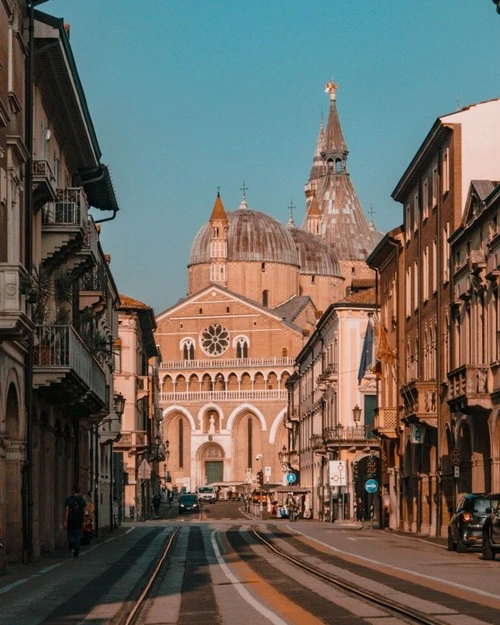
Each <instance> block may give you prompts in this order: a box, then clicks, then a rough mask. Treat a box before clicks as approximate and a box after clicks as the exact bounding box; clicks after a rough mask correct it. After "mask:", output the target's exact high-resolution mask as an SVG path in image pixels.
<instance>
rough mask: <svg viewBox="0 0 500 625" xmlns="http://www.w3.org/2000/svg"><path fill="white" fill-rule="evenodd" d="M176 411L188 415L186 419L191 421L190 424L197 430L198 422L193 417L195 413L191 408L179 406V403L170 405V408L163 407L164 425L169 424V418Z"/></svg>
mask: <svg viewBox="0 0 500 625" xmlns="http://www.w3.org/2000/svg"><path fill="white" fill-rule="evenodd" d="M175 413H180V414H182V415H183V416H184V417H186V419H187V420H188V421H189V425H190V426H191V429H192V430H196V429H197V428H196V424H195V421H194V419H193V415H192V414H191V413H190V412H189V410H186V408H184V406H179V405H178V404H173V405H172V406H169V407H168V408H164V409H163V423H164V427H165V425H166V424H167V420H168V418H169V417H170V416H172V415H173V414H175Z"/></svg>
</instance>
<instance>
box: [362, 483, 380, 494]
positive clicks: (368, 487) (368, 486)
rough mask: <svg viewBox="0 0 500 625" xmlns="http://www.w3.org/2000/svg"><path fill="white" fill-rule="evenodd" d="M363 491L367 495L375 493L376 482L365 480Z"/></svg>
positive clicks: (376, 488) (376, 489)
mask: <svg viewBox="0 0 500 625" xmlns="http://www.w3.org/2000/svg"><path fill="white" fill-rule="evenodd" d="M365 490H366V492H367V493H376V492H377V491H378V482H377V480H366V482H365Z"/></svg>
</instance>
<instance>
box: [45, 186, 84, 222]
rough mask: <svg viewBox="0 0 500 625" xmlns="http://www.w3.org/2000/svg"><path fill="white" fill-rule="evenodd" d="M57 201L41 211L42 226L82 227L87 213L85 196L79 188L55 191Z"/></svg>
mask: <svg viewBox="0 0 500 625" xmlns="http://www.w3.org/2000/svg"><path fill="white" fill-rule="evenodd" d="M56 193H57V200H56V201H55V202H49V203H47V204H46V205H45V206H44V207H43V209H42V223H43V225H60V226H64V225H66V226H69V225H74V226H80V227H81V226H83V225H84V223H85V221H86V218H87V212H88V202H87V196H86V195H85V192H84V190H83V188H81V187H66V188H63V189H56Z"/></svg>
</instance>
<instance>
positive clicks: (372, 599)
mask: <svg viewBox="0 0 500 625" xmlns="http://www.w3.org/2000/svg"><path fill="white" fill-rule="evenodd" d="M250 533H251V535H252V536H253V538H254V539H255V540H257V541H258V543H260V544H262V545H264V546H265V547H266V548H267V549H268V550H270V551H271V552H272V553H274V554H275V555H277V556H279V557H280V558H281V559H283V560H286V561H287V562H289V563H291V564H292V565H294V566H296V567H298V568H299V569H301V570H303V571H305V572H307V573H309V574H310V575H312V576H313V577H315V578H317V579H320V580H322V581H323V582H326V583H327V584H330V585H332V586H334V587H335V588H338V589H341V590H342V591H343V592H346V593H347V594H349V595H351V596H354V597H356V598H358V599H362V600H363V601H365V602H368V603H370V604H372V605H375V606H377V607H379V608H382V609H384V610H386V611H387V612H388V613H390V614H391V615H393V616H394V615H396V616H398V617H402V618H404V619H405V621H406V622H408V623H417V624H419V625H449V620H446V621H445V620H442V619H440V618H438V617H436V616H433V615H430V614H427V613H424V612H422V611H421V610H418V609H416V608H412V607H411V606H409V605H405V604H403V603H401V602H398V601H395V600H393V599H390V598H389V597H386V596H384V595H382V594H379V593H375V592H373V591H371V590H369V589H367V588H366V586H362V585H359V584H355V583H353V582H352V580H350V581H346V580H345V579H342V578H341V577H340V576H338V575H334V574H332V573H328V572H326V571H324V570H321V569H320V568H318V567H315V566H313V565H311V564H309V563H307V562H305V561H304V560H302V559H301V558H300V557H298V556H296V555H291V554H289V553H286V552H285V551H284V550H283V549H281V548H279V547H277V546H276V545H275V544H273V542H272V541H271V540H269V539H268V538H267V537H266V536H264V534H263V533H261V532H260V531H259V530H258V529H257V528H256V526H253V527H252V528H251V530H250Z"/></svg>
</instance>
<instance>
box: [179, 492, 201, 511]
mask: <svg viewBox="0 0 500 625" xmlns="http://www.w3.org/2000/svg"><path fill="white" fill-rule="evenodd" d="M199 511H200V501H199V499H198V497H197V495H195V494H194V493H186V494H184V495H181V496H180V497H179V514H187V513H189V512H199Z"/></svg>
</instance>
